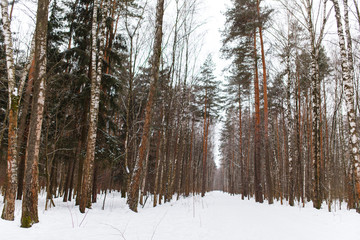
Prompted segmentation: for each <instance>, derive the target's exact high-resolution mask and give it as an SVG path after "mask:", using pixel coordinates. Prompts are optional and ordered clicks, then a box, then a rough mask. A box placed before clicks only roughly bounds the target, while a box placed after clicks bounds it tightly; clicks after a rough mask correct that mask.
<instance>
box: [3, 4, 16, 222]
mask: <svg viewBox="0 0 360 240" xmlns="http://www.w3.org/2000/svg"><path fill="white" fill-rule="evenodd" d="M1 14H2V21H3V29H4V37H5V46H6V47H5V48H6V68H7V79H8V95H9V100H8V110H9V113H8V122H9V130H8V154H7V169H6V177H7V182H6V183H7V184H6V193H5V202H4V209H3V212H2V215H1V218H3V219H5V220H14V211H15V195H16V184H17V161H16V156H17V152H16V150H17V149H16V143H17V115H18V108H19V101H18V100H19V91H18V89H17V88H16V80H15V65H14V52H13V43H12V36H11V29H10V18H9V14H8V1H7V0H2V1H1Z"/></svg>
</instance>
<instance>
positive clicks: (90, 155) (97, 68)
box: [80, 0, 109, 213]
mask: <svg viewBox="0 0 360 240" xmlns="http://www.w3.org/2000/svg"><path fill="white" fill-rule="evenodd" d="M99 5H100V2H99V1H98V0H95V1H94V7H93V19H92V30H91V34H92V47H91V49H92V51H91V53H92V55H91V64H92V66H91V71H92V73H91V100H90V114H89V115H90V124H89V129H88V135H87V141H86V143H87V144H86V145H87V146H86V157H85V161H84V167H83V169H84V170H83V173H84V176H83V182H82V186H81V199H80V212H81V213H85V208H86V207H88V208H90V207H91V201H90V200H91V190H92V184H91V183H92V180H93V171H94V161H95V145H96V137H97V122H98V113H99V102H100V85H101V78H102V61H103V56H104V34H105V22H106V14H105V13H106V12H107V9H108V6H109V4H108V0H105V1H104V2H103V6H104V9H103V15H102V21H101V24H100V26H99V32H100V36H99V38H100V48H99V50H98V49H97V27H98V20H97V18H98V13H97V12H98V7H99ZM97 53H99V54H98V56H96V55H97ZM97 62H98V63H97ZM96 63H97V64H96Z"/></svg>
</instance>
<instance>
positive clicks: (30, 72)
mask: <svg viewBox="0 0 360 240" xmlns="http://www.w3.org/2000/svg"><path fill="white" fill-rule="evenodd" d="M24 2H25V3H24ZM28 2H30V3H26V1H21V0H12V1H8V0H1V16H2V18H1V28H0V55H1V58H0V189H1V194H2V196H3V199H4V200H3V202H4V203H3V209H2V215H1V218H2V219H4V220H9V221H13V220H15V217H14V214H15V205H16V204H15V203H16V200H21V219H17V220H20V224H21V227H23V228H29V227H31V226H32V225H33V224H35V223H38V222H39V221H41V219H39V214H38V212H39V209H42V208H43V207H44V206H39V205H38V198H39V194H45V195H46V204H45V210H47V209H50V208H52V207H55V208H56V206H55V201H54V199H56V198H61V199H62V201H63V202H69V203H72V204H75V205H76V206H78V208H79V211H80V212H81V213H86V209H91V207H92V204H94V203H95V202H97V201H98V199H99V198H98V195H105V198H104V204H105V200H106V195H107V194H109V193H111V192H114V191H116V192H120V193H121V198H126V202H127V205H128V208H129V209H131V210H132V211H134V212H138V208H139V207H141V206H144V205H145V204H146V202H147V201H148V199H152V204H153V207H156V206H157V205H161V204H164V203H166V202H169V201H171V200H172V199H173V198H176V199H177V200H179V199H180V198H183V197H189V196H193V195H200V196H201V197H204V196H205V195H206V194H207V193H208V192H211V191H214V190H220V191H224V192H227V193H229V194H231V195H238V196H239V198H242V199H246V198H247V199H252V198H254V199H255V201H256V202H259V203H264V204H265V203H268V204H273V203H274V202H275V201H276V202H280V203H281V204H285V203H287V204H289V205H290V206H295V205H297V204H300V205H302V206H305V204H306V203H309V202H311V203H312V205H313V207H314V208H316V209H321V208H322V207H324V206H326V207H328V210H329V211H331V210H332V209H331V208H332V206H333V203H338V204H339V205H340V206H341V205H342V204H343V205H344V208H348V209H356V211H358V212H360V202H359V201H360V155H359V142H358V130H359V124H360V121H358V120H359V117H358V115H359V113H360V105H359V93H360V88H359V87H360V86H359V83H360V81H359V76H360V65H359V63H360V59H359V56H360V55H359V54H360V52H359V50H358V49H359V36H360V34H359V33H360V32H359V31H360V30H359V29H360V10H359V3H358V1H357V0H350V1H348V0H302V1H296V0H271V1H270V0H231V1H229V2H230V4H229V5H228V6H227V10H226V12H224V13H223V15H224V18H225V19H226V21H225V24H224V26H223V28H222V29H219V31H221V36H222V47H221V49H215V51H219V52H220V53H221V56H222V59H223V61H224V62H226V65H227V66H226V67H225V69H221V70H222V72H223V76H221V77H220V76H218V74H217V73H216V68H217V64H218V63H217V61H216V60H215V59H214V57H213V54H211V53H210V54H208V55H206V56H205V57H203V56H202V54H201V49H202V47H203V46H202V39H203V38H206V33H204V31H203V30H202V26H203V24H204V22H203V21H204V20H203V19H202V18H201V16H202V14H203V13H202V10H203V6H204V5H206V1H202V0H166V1H165V0H156V1H155V0H38V1H28ZM27 4H29V6H28V8H29V9H32V7H34V9H32V10H31V11H33V17H32V20H33V23H34V31H33V32H31V33H29V34H28V36H27V37H23V35H22V34H23V32H22V30H19V29H20V27H19V26H16V24H15V23H14V21H13V19H16V18H17V17H19V15H18V16H16V13H17V14H18V13H19V12H16V11H17V8H20V7H24V6H25V7H27ZM29 11H30V10H29ZM219 126H220V127H219ZM217 132H219V134H217ZM217 135H219V137H217ZM216 147H218V148H219V149H218V151H219V152H220V156H219V157H218V156H217V155H216V152H217V150H216ZM218 158H219V159H218Z"/></svg>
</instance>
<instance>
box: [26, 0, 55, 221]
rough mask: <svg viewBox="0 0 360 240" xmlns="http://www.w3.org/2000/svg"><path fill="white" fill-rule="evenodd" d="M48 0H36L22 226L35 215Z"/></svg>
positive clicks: (45, 61) (43, 93)
mask: <svg viewBox="0 0 360 240" xmlns="http://www.w3.org/2000/svg"><path fill="white" fill-rule="evenodd" d="M48 8H49V0H39V1H38V10H37V17H36V31H35V72H34V98H33V103H32V111H31V113H32V114H31V118H30V124H29V125H30V127H29V137H28V142H27V148H26V154H25V186H24V187H25V188H24V197H23V202H22V215H21V227H24V228H28V227H31V226H32V224H33V223H37V222H39V217H38V175H39V170H38V161H39V150H40V149H39V148H40V140H41V138H40V137H41V128H42V121H43V113H44V103H45V77H46V63H47V59H46V50H47V49H46V46H47V27H48Z"/></svg>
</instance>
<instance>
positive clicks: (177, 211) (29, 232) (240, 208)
mask: <svg viewBox="0 0 360 240" xmlns="http://www.w3.org/2000/svg"><path fill="white" fill-rule="evenodd" d="M55 203H56V205H57V206H56V208H52V209H51V210H49V211H46V212H45V211H44V210H43V208H44V202H43V197H40V209H41V210H40V211H39V217H40V223H38V224H35V225H34V226H33V227H32V228H31V229H21V228H20V227H19V225H20V223H19V222H20V210H19V209H20V204H21V203H20V202H17V204H18V205H17V210H16V220H15V222H7V221H4V220H2V219H1V220H0V239H1V240H15V239H19V240H20V239H26V240H33V239H34V240H35V239H36V240H45V239H47V240H48V239H50V240H60V239H66V240H67V239H76V240H81V239H86V240H88V239H91V240H92V239H94V240H95V239H101V240H102V239H103V240H113V239H114V240H115V239H119V240H124V239H125V240H138V239H139V240H151V239H153V240H219V239H221V240H227V239H229V240H230V239H231V240H232V239H234V240H262V239H266V240H285V239H286V240H289V239H291V240H293V239H301V240H304V239H309V240H311V239H316V240H332V239H334V240H335V239H336V240H339V239H344V240H346V239H354V240H356V239H360V215H359V214H357V213H355V212H354V211H347V210H338V211H336V212H334V213H328V212H327V211H326V210H325V209H324V210H320V211H318V210H315V209H312V208H311V206H309V207H307V208H299V207H288V206H281V205H280V204H278V203H276V204H274V205H272V206H269V205H267V204H257V203H255V202H254V201H253V200H250V201H249V200H244V201H242V200H241V199H240V197H239V196H229V195H228V194H225V193H220V192H212V193H208V194H207V196H206V197H205V198H204V199H202V198H200V197H198V196H197V197H195V198H187V199H181V200H180V201H177V202H176V201H174V202H172V203H167V204H165V205H162V206H159V207H156V208H152V207H151V206H150V204H151V203H150V202H149V203H148V204H147V206H146V207H145V208H144V209H142V208H140V209H139V213H138V214H136V213H133V212H131V211H130V210H128V208H127V206H126V204H125V200H124V199H121V198H120V196H119V194H117V193H116V194H111V195H108V197H107V201H106V206H105V211H102V210H101V206H102V199H101V198H99V201H98V203H97V204H95V205H94V206H93V210H90V211H89V212H88V213H87V214H86V215H83V214H80V213H79V211H78V208H77V207H74V206H73V205H72V203H62V202H61V199H56V202H55ZM2 207H3V205H2V203H1V204H0V208H1V209H2ZM194 214H195V215H194ZM194 216H195V217H194Z"/></svg>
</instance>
